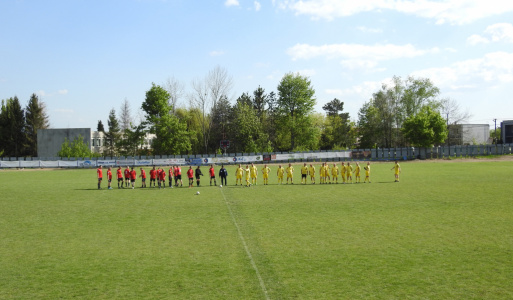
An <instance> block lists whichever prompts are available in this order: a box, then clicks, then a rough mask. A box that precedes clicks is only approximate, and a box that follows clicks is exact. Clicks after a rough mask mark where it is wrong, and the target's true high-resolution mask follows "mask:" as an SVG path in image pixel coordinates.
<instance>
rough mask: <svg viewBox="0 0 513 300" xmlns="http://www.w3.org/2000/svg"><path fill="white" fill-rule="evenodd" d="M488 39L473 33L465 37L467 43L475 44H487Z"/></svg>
mask: <svg viewBox="0 0 513 300" xmlns="http://www.w3.org/2000/svg"><path fill="white" fill-rule="evenodd" d="M489 42H490V40H488V39H487V38H485V37H482V36H480V35H479V34H473V35H471V36H469V37H468V38H467V44H470V45H472V46H475V45H477V44H488V43H489Z"/></svg>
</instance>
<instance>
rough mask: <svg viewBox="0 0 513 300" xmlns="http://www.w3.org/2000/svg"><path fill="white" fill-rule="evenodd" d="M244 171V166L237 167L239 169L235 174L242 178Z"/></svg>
mask: <svg viewBox="0 0 513 300" xmlns="http://www.w3.org/2000/svg"><path fill="white" fill-rule="evenodd" d="M243 173H244V169H243V168H237V171H235V175H236V176H237V177H238V178H242V174H243Z"/></svg>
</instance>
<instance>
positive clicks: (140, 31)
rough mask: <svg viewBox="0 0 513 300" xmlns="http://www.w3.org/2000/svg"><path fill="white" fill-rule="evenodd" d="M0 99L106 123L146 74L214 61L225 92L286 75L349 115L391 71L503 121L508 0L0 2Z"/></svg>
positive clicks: (510, 38)
mask: <svg viewBox="0 0 513 300" xmlns="http://www.w3.org/2000/svg"><path fill="white" fill-rule="evenodd" d="M0 18H1V19H2V26H0V99H7V98H10V97H13V96H15V95H16V96H18V98H19V99H20V101H21V102H22V105H26V103H27V102H28V99H29V98H30V95H31V94H32V93H36V94H38V95H39V96H40V99H42V100H43V101H44V102H45V103H46V106H47V111H48V114H49V116H50V123H51V126H52V127H53V128H68V127H69V128H72V127H91V128H96V125H97V122H98V120H102V121H103V123H104V124H105V125H106V123H107V122H106V121H107V116H108V113H109V111H110V109H111V108H114V109H116V111H119V110H120V107H121V104H122V102H123V101H124V99H127V100H128V101H129V102H130V104H131V107H132V114H133V115H134V117H135V118H136V119H137V116H138V115H141V114H140V113H139V112H138V111H139V110H140V106H141V103H142V102H143V101H144V97H145V92H146V91H147V90H148V89H149V88H150V87H151V83H152V82H155V83H156V84H164V83H165V82H166V81H167V80H168V79H169V78H171V77H172V78H175V79H176V80H178V81H180V82H181V83H182V84H183V85H184V87H185V95H184V96H183V98H182V99H181V101H180V105H181V106H187V105H188V99H187V94H190V93H192V87H191V82H192V81H193V80H195V79H202V78H204V77H205V76H206V75H207V73H208V72H209V71H210V70H212V69H214V68H215V67H216V66H220V67H222V68H224V69H226V70H227V72H228V74H229V75H230V76H232V78H233V87H232V89H231V93H230V95H228V96H229V97H231V99H232V101H235V99H236V98H237V97H238V96H240V95H241V94H242V93H243V92H249V93H252V92H253V91H254V90H255V89H256V88H257V87H258V86H262V87H263V88H264V89H265V90H266V92H271V91H276V87H277V85H278V83H279V81H280V79H281V78H282V77H283V75H284V74H286V73H288V72H299V73H301V74H302V75H306V76H309V77H310V79H311V81H312V84H313V86H314V88H315V90H316V98H317V106H316V110H317V111H319V112H322V106H323V105H324V104H325V103H326V102H328V101H331V100H332V99H333V98H338V99H340V100H342V101H343V102H344V103H345V111H347V112H349V113H350V116H351V118H352V119H353V120H355V121H356V120H357V113H358V110H359V108H360V107H361V106H362V104H363V103H364V102H365V101H367V100H368V99H369V98H370V97H371V96H372V93H373V92H376V91H377V90H378V89H379V88H380V86H381V84H382V83H387V82H389V80H390V78H391V77H392V76H394V75H396V76H400V77H402V78H406V77H407V76H409V75H413V76H416V77H428V78H430V79H431V80H432V81H433V82H434V83H435V85H436V86H438V87H439V88H440V89H441V96H442V97H445V98H451V99H453V100H455V101H457V102H458V103H459V104H460V106H461V108H462V109H463V110H467V109H468V111H469V112H470V113H471V115H472V117H471V118H470V120H469V122H470V123H481V124H482V123H488V124H491V125H492V124H493V122H492V119H495V118H496V119H498V120H499V121H501V120H503V119H513V96H512V95H513V21H512V20H513V1H502V0H488V1H466V0H455V1H443V0H442V1H432V0H419V1H398V0H366V1H354V0H347V1H346V0H303V1H294V0H272V1H270V0H259V1H255V0H248V1H245V0H219V1H214V0H211V1H194V0H192V1H185V0H184V1H181V0H176V1H172V0H167V1H166V0H123V1H121V0H119V1H110V0H104V1H90V0H89V1H84V0H68V1H61V0H54V1H52V0H43V1H41V0H39V1H37V0H25V1H24V0H17V1H16V0H13V1H11V0H3V1H0Z"/></svg>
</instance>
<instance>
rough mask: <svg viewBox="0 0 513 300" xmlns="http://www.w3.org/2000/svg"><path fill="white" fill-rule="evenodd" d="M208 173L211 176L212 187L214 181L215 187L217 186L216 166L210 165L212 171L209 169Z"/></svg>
mask: <svg viewBox="0 0 513 300" xmlns="http://www.w3.org/2000/svg"><path fill="white" fill-rule="evenodd" d="M208 173H209V174H210V185H212V179H214V185H217V181H216V171H214V165H210V169H208Z"/></svg>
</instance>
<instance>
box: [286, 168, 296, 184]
mask: <svg viewBox="0 0 513 300" xmlns="http://www.w3.org/2000/svg"><path fill="white" fill-rule="evenodd" d="M293 175H294V167H293V166H292V164H289V166H288V167H287V184H289V179H290V183H291V184H294V178H293Z"/></svg>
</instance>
